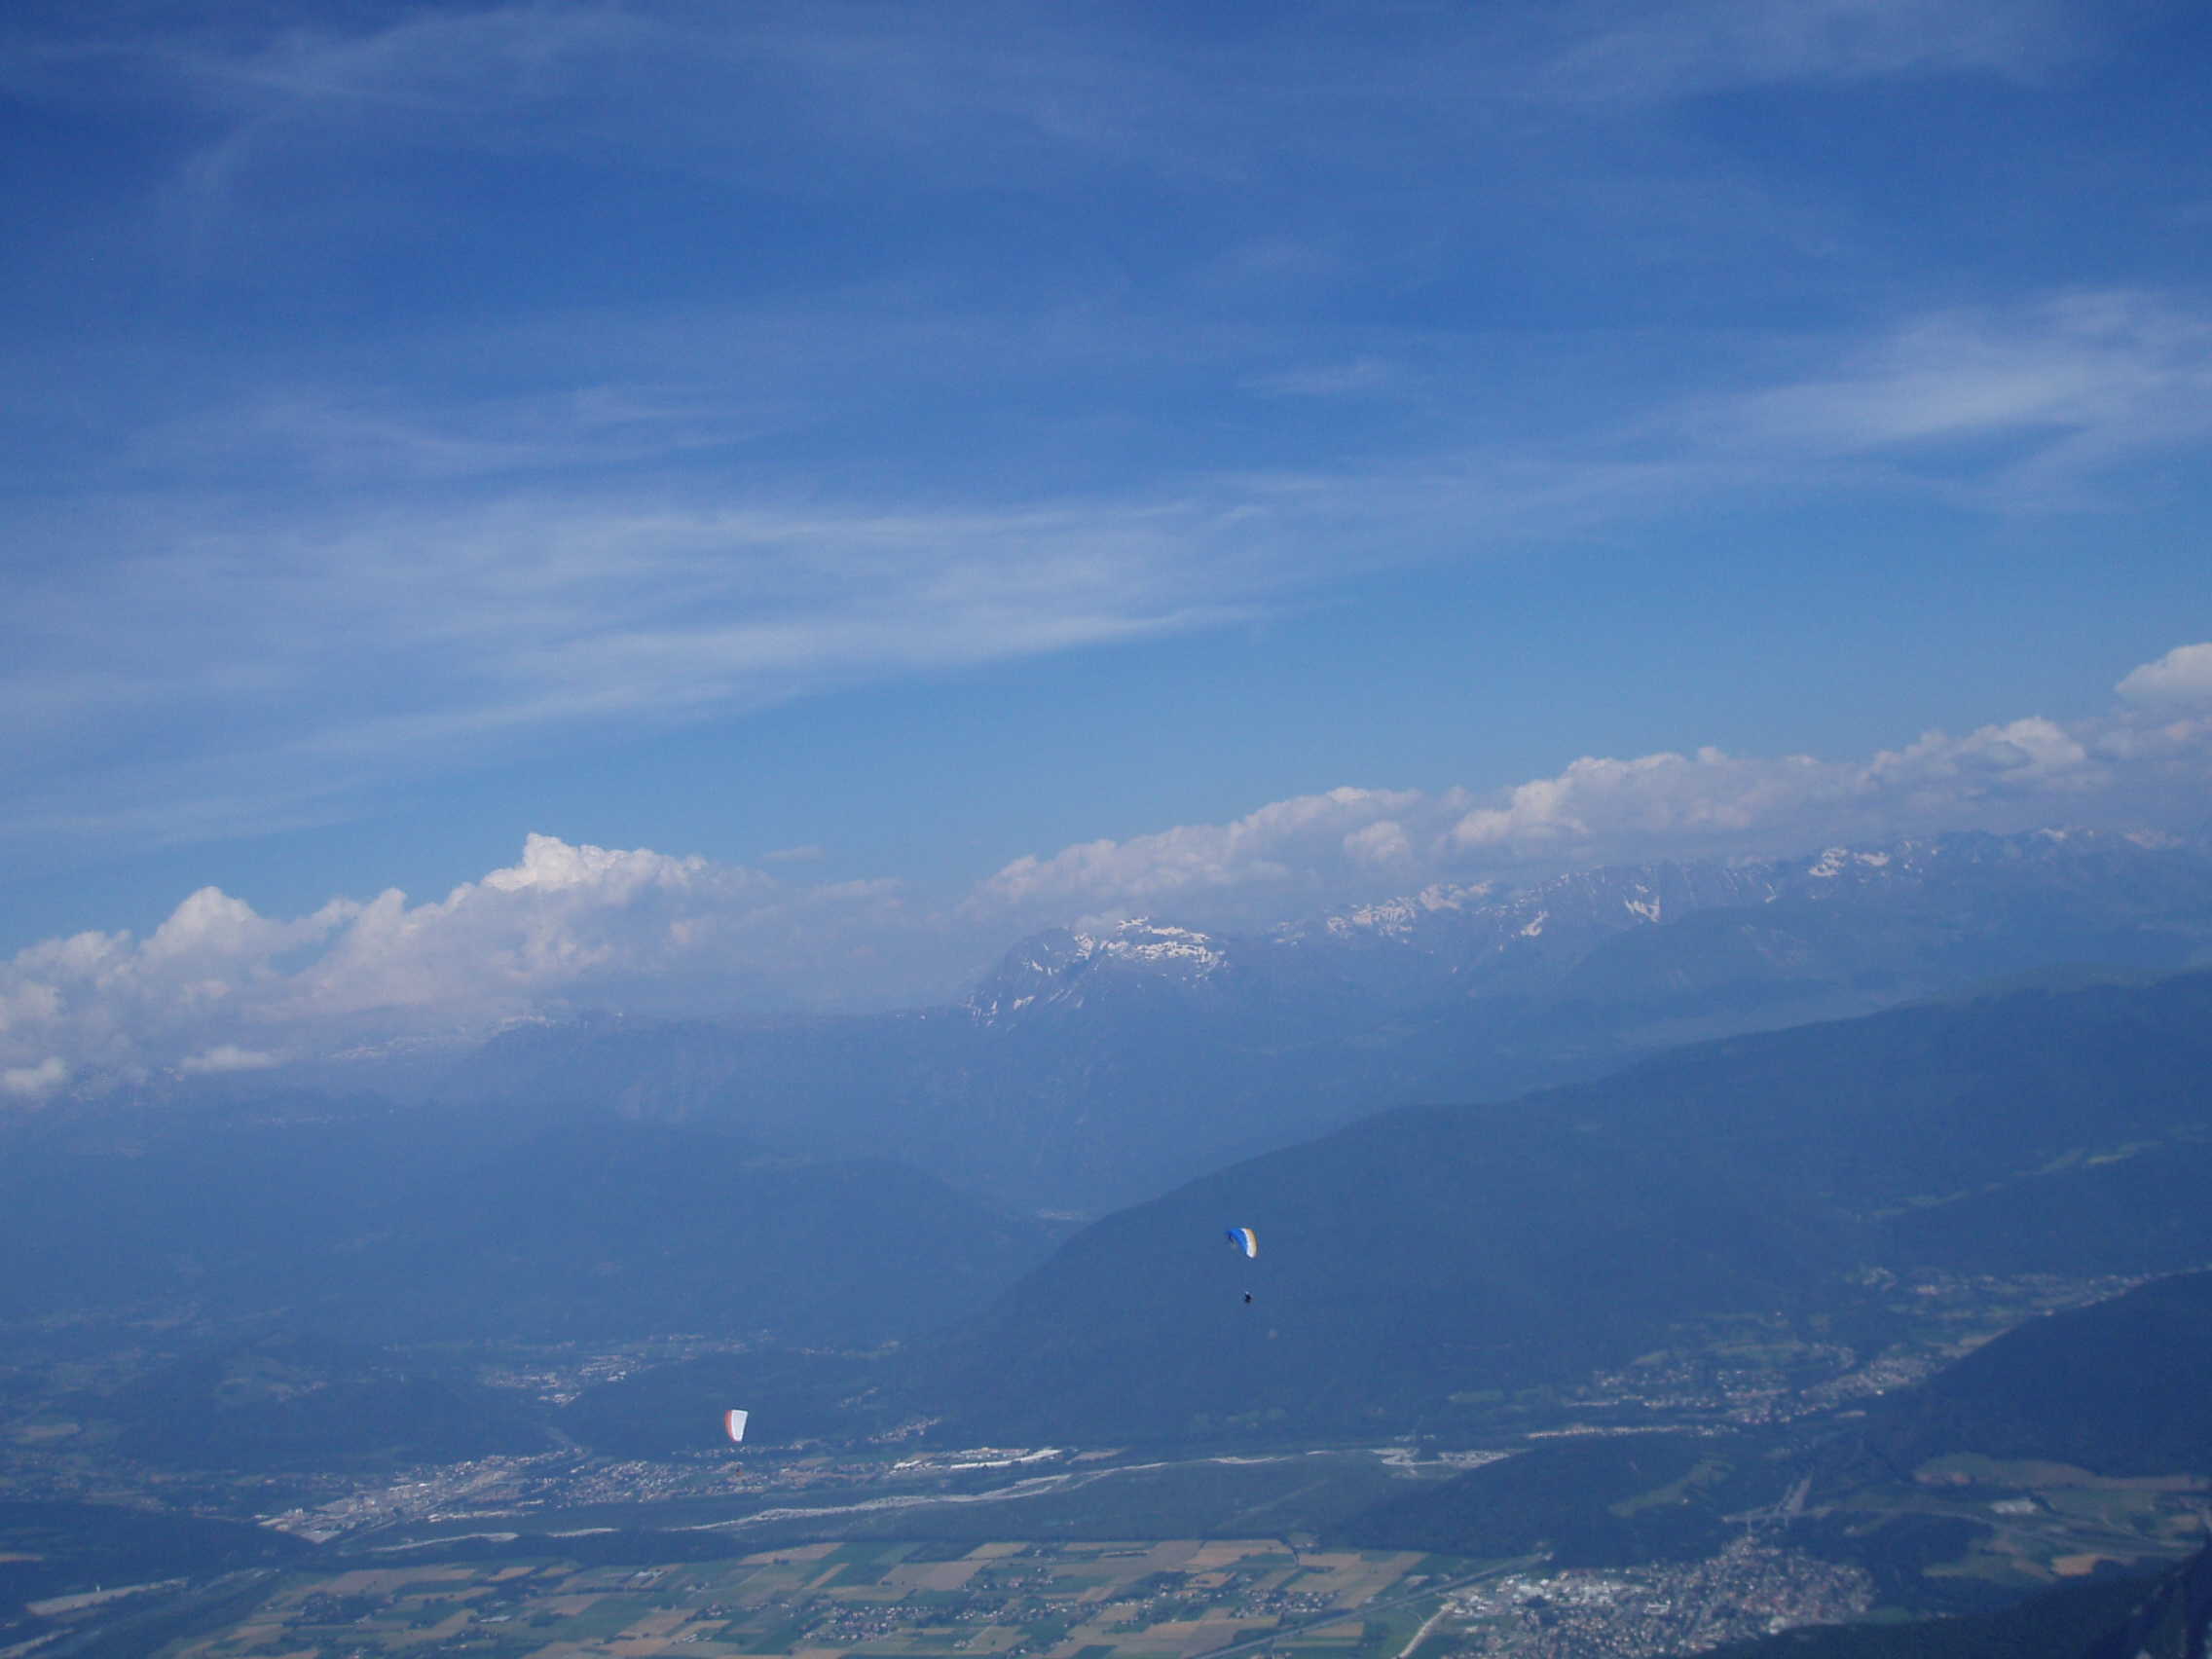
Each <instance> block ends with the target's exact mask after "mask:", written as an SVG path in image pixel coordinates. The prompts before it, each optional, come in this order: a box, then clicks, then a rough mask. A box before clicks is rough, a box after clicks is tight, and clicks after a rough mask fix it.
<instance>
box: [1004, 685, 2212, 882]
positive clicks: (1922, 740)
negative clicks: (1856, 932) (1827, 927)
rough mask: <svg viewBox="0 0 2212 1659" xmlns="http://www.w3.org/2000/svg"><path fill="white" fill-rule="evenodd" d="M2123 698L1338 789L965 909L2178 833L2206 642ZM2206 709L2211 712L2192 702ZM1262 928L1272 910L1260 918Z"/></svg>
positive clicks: (2193, 805)
mask: <svg viewBox="0 0 2212 1659" xmlns="http://www.w3.org/2000/svg"><path fill="white" fill-rule="evenodd" d="M2120 691H2121V693H2122V695H2123V696H2125V697H2126V698H2127V699H2128V700H2129V701H2130V702H2131V703H2135V704H2140V705H2143V706H2142V707H2136V708H2126V709H2122V710H2120V711H2118V712H2116V713H2114V714H2111V715H2106V716H2101V717H2097V718H2093V719H2081V720H2075V721H2065V722H2062V721H2058V720H2052V719H2044V718H2041V717H2028V718H2025V719H2015V720H2009V721H2006V722H2004V723H2001V724H1993V725H1988V726H1983V727H1980V728H1978V729H1976V730H1974V731H1971V732H1967V733H1965V734H1964V735H1958V736H1954V735H1952V734H1950V733H1946V732H1941V731H1930V732H1926V733H1923V734H1922V735H1921V736H1920V737H1918V738H1916V739H1915V740H1914V741H1912V742H1911V743H1908V744H1905V745H1903V746H1902V747H1900V748H1898V749H1886V750H1881V751H1878V752H1877V753H1875V754H1874V755H1872V756H1867V757H1864V758H1861V759H1825V758H1822V757H1818V756H1811V755H1782V756H1747V755H1730V754H1726V753H1724V752H1722V751H1720V750H1718V749H1712V748H1706V749H1699V750H1697V751H1695V752H1693V753H1690V754H1677V753H1673V752H1662V753H1660V754H1655V755H1641V756H1630V757H1626V758H1621V757H1614V756H1584V757H1583V758H1581V759H1577V760H1575V761H1572V762H1571V763H1569V764H1568V765H1567V767H1566V768H1565V769H1564V770H1562V771H1560V772H1558V773H1556V774H1554V775H1552V776H1550V777H1543V778H1531V779H1529V780H1528V781H1526V782H1524V783H1520V784H1517V785H1514V786H1511V787H1509V788H1506V789H1501V790H1496V791H1493V792H1490V793H1486V794H1474V793H1468V792H1466V791H1463V790H1460V791H1448V792H1443V793H1433V794H1431V793H1422V792H1419V791H1385V790H1361V789H1340V790H1333V791H1330V792H1329V793H1326V794H1319V795H1305V796H1300V797H1297V798H1295V799H1292V800H1286V801H1278V802H1276V803H1274V804H1273V805H1272V806H1265V807H1262V808H1260V809H1259V810H1258V811H1257V812H1253V813H1249V814H1247V815H1246V816H1244V817H1243V818H1240V819H1238V820H1236V821H1235V823H1232V824H1196V825H1182V826H1179V827H1177V828H1175V829H1172V830H1161V831H1158V832H1156V833H1154V834H1150V835H1138V836H1132V837H1130V838H1129V839H1127V840H1125V841H1089V842H1085V843H1082V844H1080V845H1077V846H1072V847H1068V848H1065V849H1063V850H1061V851H1060V852H1058V853H1055V854H1052V855H1051V856H1050V857H1042V858H1040V857H1035V856H1032V857H1027V858H1022V859H1017V860H1015V861H1014V863H1012V864H1010V865H1008V866H1006V867H1005V868H1003V869H1001V870H1000V871H999V872H998V873H997V874H996V875H994V876H992V877H991V878H990V879H989V880H988V881H986V882H984V883H983V884H982V885H981V886H980V887H979V888H978V889H977V899H976V903H988V904H995V905H997V906H1000V907H1001V908H1002V909H1003V910H1004V911H1006V912H1008V913H1018V914H1022V915H1025V916H1041V915H1044V914H1045V913H1047V912H1048V911H1050V910H1051V908H1052V907H1053V906H1058V907H1060V908H1061V909H1062V910H1083V911H1086V912H1089V913H1094V914H1101V915H1104V914H1112V913H1116V912H1120V913H1124V914H1125V913H1128V912H1130V911H1135V910H1142V909H1149V908H1155V907H1158V908H1162V909H1165V908H1174V907H1178V906H1180V907H1182V908H1183V912H1184V913H1193V914H1198V915H1200V916H1211V917H1215V918H1222V919H1227V918H1233V917H1236V916H1238V915H1239V913H1240V912H1241V913H1243V914H1244V915H1245V916H1246V917H1247V918H1248V916H1249V915H1250V914H1251V913H1253V912H1252V911H1250V910H1249V909H1247V908H1246V906H1248V905H1251V904H1254V903H1258V904H1261V905H1266V904H1273V905H1277V906H1279V905H1280V904H1282V903H1284V902H1285V900H1286V898H1291V897H1296V896H1308V897H1311V898H1321V897H1323V896H1327V897H1329V898H1343V897H1348V896H1355V895H1359V894H1362V893H1363V892H1364V893H1366V894H1370V895H1371V894H1372V893H1373V892H1374V890H1375V887H1376V885H1377V882H1378V880H1379V879H1381V878H1384V877H1386V878H1387V879H1388V880H1390V881H1392V882H1396V883H1403V884H1405V885H1406V886H1408V887H1411V886H1413V885H1418V884H1419V883H1420V882H1421V881H1425V880H1465V879H1470V878H1478V877H1482V876H1487V875H1497V874H1510V873H1513V872H1514V871H1516V870H1522V871H1534V870H1538V869H1546V868H1559V867H1569V866H1577V865H1582V866H1587V865H1594V864H1601V863H1610V862H1616V861H1620V862H1633V861H1640V860H1644V859H1651V858H1705V857H1732V856H1755V855H1767V854H1781V853H1788V852H1795V851H1798V850H1800V849H1802V848H1804V847H1809V846H1814V845H1819V844H1823V843H1825V842H1828V841H1832V840H1837V839H1868V838H1881V837H1885V836H1892V835H1899V834H1907V833H1918V832H1927V831H1932V830H1955V829H1986V830H2024V829H2031V828H2035V827H2038V826H2042V825H2046V824H2072V825H2092V824H2094V825H2137V824H2142V825H2150V826H2158V827H2165V826H2173V827H2189V826H2194V825H2195V824H2198V823H2201V822H2202V821H2203V819H2204V816H2205V812H2206V807H2207V803H2208V802H2212V711H2207V712H2206V713H2205V714H2204V715H2202V716H2199V717H2197V718H2188V717H2187V716H2186V715H2183V716H2182V717H2180V718H2176V716H2175V706H2176V705H2182V704H2186V703H2189V702H2192V701H2194V700H2196V699H2198V698H2199V697H2203V696H2205V694H2206V693H2208V692H2212V645H2187V646H2183V647H2181V648H2180V649H2178V650H2175V651H2172V652H2169V653H2168V654H2167V655H2166V656H2164V657H2162V658H2160V659H2159V660H2158V661H2157V662H2156V663H2150V664H2146V665H2145V666H2144V667H2142V668H2139V669H2137V670H2135V672H2134V673H2132V674H2130V675H2128V676H2127V678H2126V679H2125V680H2123V681H2122V682H2120ZM2207 700H2212V699H2207ZM1277 913H1279V909H1278V911H1277Z"/></svg>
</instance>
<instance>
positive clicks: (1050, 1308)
mask: <svg viewBox="0 0 2212 1659" xmlns="http://www.w3.org/2000/svg"><path fill="white" fill-rule="evenodd" d="M2208 1080H2212V975H2190V976H2182V977H2175V978H2172V979H2168V980H2164V981H2160V982H2158V983H2156V984H2153V985H2148V986H2117V985H2105V986H2095V987H2091V988H2087V989H2083V990H2079V991H2074V992H2067V993H2051V992H2042V991H2033V992H2022V993H2016V994H2013V995H2010V996H2006V997H2001V998H1996V999H1992V1000H1988V1001H1983V1002H1975V1003H1970V1004H1964V1005H1957V1006H1936V1007H1921V1008H1914V1009H1910V1010H1901V1011H1897V1012H1893V1013H1890V1014H1880V1015H1875V1016H1872V1017H1869V1018H1866V1019H1862V1020H1855V1021H1848V1022H1842V1023H1837V1024H1832V1025H1825V1026H1817V1027H1810V1028H1805V1029H1800V1030H1793V1031H1785V1032H1776V1033H1769V1034H1764V1035H1758V1036H1750V1037H1741V1038H1733V1039H1729V1040H1727V1041H1725V1042H1722V1043H1717V1044H1711V1045H1705V1046H1701V1047H1697V1048H1694V1049H1689V1050H1684V1051H1679V1052H1677V1053H1675V1054H1672V1055H1669V1056H1666V1057H1664V1058H1661V1059H1658V1060H1654V1061H1650V1062H1647V1063H1646V1064H1644V1065H1641V1066H1639V1067H1636V1068H1634V1069H1632V1070H1630V1071H1628V1072H1625V1073H1622V1074H1620V1075H1618V1076H1616V1077H1613V1078H1610V1079H1607V1080H1604V1081H1603V1082H1600V1083H1596V1084H1591V1085H1586V1086H1579V1087H1576V1088H1566V1089H1560V1090H1555V1091H1551V1092H1548V1093H1543V1094H1537V1095H1532V1096H1529V1097H1527V1098H1524V1099H1521V1100H1517V1101H1514V1102H1510V1103H1507V1104H1502V1105H1488V1106H1470V1107H1452V1108H1443V1107H1439V1108H1423V1109H1411V1110H1406V1111H1400V1112H1394V1113H1385V1114H1383V1115H1381V1116H1379V1117H1376V1118H1374V1119H1371V1120H1368V1121H1366V1122H1364V1123H1361V1124H1355V1125H1353V1126H1351V1127H1349V1128H1347V1129H1345V1130H1342V1131H1340V1132H1338V1133H1336V1134H1334V1135H1331V1136H1328V1137H1325V1138H1324V1139H1322V1140H1319V1141H1314V1142H1310V1143H1309V1144H1306V1145H1303V1146H1298V1147H1293V1148H1289V1149H1286V1150H1283V1151H1280V1152H1276V1153H1271V1154H1269V1155H1267V1156H1265V1157H1261V1158H1257V1159H1253V1160H1250V1161H1246V1162H1243V1163H1240V1164H1236V1165H1235V1166H1232V1167H1230V1168H1227V1169H1224V1170H1221V1171H1219V1172H1217V1173H1215V1174H1212V1175H1209V1176H1206V1177H1204V1178H1203V1179H1201V1180H1198V1181H1196V1182H1193V1183H1191V1184H1190V1185H1188V1186H1185V1187H1183V1188H1180V1189H1178V1190H1177V1191H1175V1192H1173V1193H1170V1194H1168V1195H1167V1196H1165V1197H1164V1198H1159V1199H1156V1200H1154V1201H1153V1202H1151V1203H1148V1204H1143V1205H1139V1206H1136V1207H1134V1208H1132V1209H1128V1210H1124V1211H1122V1212H1119V1213H1117V1214H1115V1215H1112V1216H1110V1217H1108V1218H1106V1219H1105V1220H1104V1221H1102V1222H1100V1223H1098V1224H1096V1225H1094V1226H1092V1227H1090V1228H1088V1229H1086V1230H1085V1231H1084V1232H1083V1233H1081V1234H1079V1235H1077V1236H1075V1237H1074V1238H1072V1239H1070V1240H1069V1241H1068V1243H1067V1244H1066V1245H1065V1246H1063V1247H1062V1248H1061V1250H1060V1251H1059V1252H1058V1254H1056V1255H1055V1256H1054V1257H1053V1258H1052V1259H1051V1261H1050V1262H1049V1263H1047V1264H1046V1265H1045V1266H1044V1267H1043V1268H1041V1269H1039V1270H1038V1271H1037V1272H1034V1273H1032V1274H1031V1275H1030V1276H1029V1277H1027V1278H1026V1279H1024V1280H1023V1281H1022V1282H1021V1283H1020V1284H1018V1285H1017V1286H1015V1287H1014V1289H1013V1290H1012V1291H1010V1292H1009V1293H1008V1294H1007V1295H1006V1296H1005V1297H1004V1298H1003V1299H1002V1300H1001V1301H1000V1302H999V1303H998V1304H997V1305H996V1306H995V1307H994V1308H993V1309H991V1311H990V1312H989V1313H988V1314H987V1315H985V1316H984V1317H983V1318H981V1319H980V1320H977V1321H976V1322H975V1323H973V1324H971V1325H969V1326H967V1327H965V1328H963V1329H962V1330H960V1331H959V1332H958V1333H956V1334H954V1335H952V1336H950V1337H948V1338H946V1339H945V1340H944V1341H943V1342H941V1343H940V1344H939V1345H937V1346H935V1347H934V1348H932V1349H931V1350H930V1351H929V1352H928V1354H927V1355H926V1356H924V1357H923V1358H922V1359H920V1360H919V1361H918V1362H917V1366H918V1369H917V1371H916V1372H915V1374H914V1377H913V1381H912V1386H913V1388H914V1389H915V1392H916V1397H917V1398H918V1399H923V1400H927V1401H928V1402H929V1405H930V1408H931V1409H932V1410H935V1411H941V1412H943V1413H945V1414H947V1415H948V1416H950V1417H951V1418H952V1419H953V1420H954V1421H955V1422H956V1423H958V1424H960V1425H962V1426H963V1427H964V1428H966V1429H968V1430H972V1431H973V1432H976V1433H978V1434H1008V1435H1031V1436H1036V1435H1054V1436H1057V1435H1071V1436H1079V1437H1080V1436H1084V1435H1090V1436H1093V1437H1099V1438H1107V1437H1137V1436H1172V1435H1181V1434H1190V1433H1211V1432H1218V1431H1220V1430H1222V1429H1223V1428H1224V1427H1227V1426H1232V1425H1243V1426H1246V1427H1265V1426H1267V1425H1269V1424H1273V1425H1276V1426H1279V1427H1282V1428H1286V1429H1290V1428H1320V1427H1324V1426H1326V1427H1328V1428H1332V1429H1343V1428H1347V1427H1352V1426H1355V1425H1379V1424H1382V1423H1392V1424H1403V1423H1405V1422H1407V1421H1409V1420H1414V1419H1423V1418H1424V1417H1427V1418H1432V1417H1433V1415H1434V1414H1437V1413H1441V1412H1447V1411H1448V1409H1449V1404H1450V1400H1451V1396H1453V1395H1454V1394H1455V1393H1463V1392H1466V1391H1472V1390H1483V1389H1505V1390H1511V1389H1514V1388H1519V1387H1524V1386H1527V1385H1530V1384H1531V1383H1544V1382H1556V1381H1560V1380H1564V1379H1567V1378H1572V1377H1576V1376H1579V1375H1581V1374H1583V1373H1585V1372H1586V1371H1587V1370H1588V1369H1589V1368H1591V1367H1593V1366H1596V1365H1600V1364H1608V1363H1616V1362H1619V1361H1622V1360H1625V1359H1626V1358H1628V1357H1630V1356H1633V1355H1634V1354H1635V1353H1637V1352H1640V1351H1642V1349H1643V1348H1645V1347H1648V1346H1654V1345H1656V1344H1657V1343H1658V1341H1659V1339H1660V1338H1662V1337H1663V1336H1664V1335H1665V1333H1666V1332H1667V1330H1668V1329H1669V1327H1670V1326H1671V1325H1672V1324H1674V1323H1675V1322H1677V1321H1678V1320H1682V1319H1687V1318H1693V1317H1699V1316H1706V1315H1712V1314H1717V1313H1723V1312H1729V1311H1746V1310H1758V1309H1796V1310H1799V1311H1804V1310H1807V1309H1832V1308H1835V1307H1838V1306H1841V1305H1843V1304H1845V1303H1846V1302H1848V1300H1849V1297H1850V1290H1849V1285H1850V1281H1851V1280H1852V1279H1853V1278H1854V1277H1855V1276H1858V1275H1861V1274H1862V1272H1863V1271H1864V1270H1865V1269H1867V1268H1870V1267H1876V1268H1880V1267H1887V1268H1899V1267H1912V1266H1923V1265H1940V1266H1945V1267H1950V1268H1954V1269H1958V1270H1962V1271H1972V1272H2044V1271H2049V1272H2159V1271H2172V1270H2177V1269H2181V1268H2187V1267H2194V1266H2195V1265H2197V1264H2199V1263H2201V1262H2204V1261H2207V1260H2212V1206H2207V1205H2205V1204H2204V1203H2203V1202H2202V1201H2201V1194H2202V1192H2203V1191H2204V1190H2205V1183H2206V1182H2207V1181H2208V1180H2212V1081H2208ZM1233 1224H1234V1225H1250V1226H1252V1227H1254V1228H1256V1229H1258V1231H1259V1235H1260V1237H1261V1240H1262V1248H1261V1254H1260V1256H1259V1258H1258V1259H1257V1260H1256V1261H1253V1262H1249V1263H1247V1262H1245V1261H1243V1260H1242V1258H1241V1257H1239V1256H1237V1255H1236V1254H1235V1253H1234V1252H1232V1251H1230V1250H1228V1249H1227V1248H1225V1247H1224V1245H1223V1244H1222V1242H1221V1232H1222V1229H1223V1228H1224V1227H1225V1226H1229V1225H1233ZM1247 1290H1249V1291H1250V1292H1251V1293H1252V1295H1253V1301H1252V1302H1251V1303H1250V1304H1246V1303H1245V1302H1244V1301H1243V1294H1244V1292H1245V1291H1247Z"/></svg>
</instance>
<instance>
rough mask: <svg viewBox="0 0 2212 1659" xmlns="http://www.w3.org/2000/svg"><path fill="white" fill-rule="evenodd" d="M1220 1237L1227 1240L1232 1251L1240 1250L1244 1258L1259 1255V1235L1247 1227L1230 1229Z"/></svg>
mask: <svg viewBox="0 0 2212 1659" xmlns="http://www.w3.org/2000/svg"><path fill="white" fill-rule="evenodd" d="M1222 1236H1223V1237H1224V1238H1227V1239H1228V1240H1229V1247H1230V1248H1231V1249H1233V1250H1241V1251H1242V1252H1243V1253H1244V1254H1245V1255H1246V1256H1257V1255H1258V1254H1259V1253H1260V1235H1258V1234H1257V1233H1254V1232H1253V1231H1252V1230H1251V1229H1250V1228H1249V1227H1232V1228H1230V1229H1229V1230H1228V1231H1226V1232H1225V1233H1224V1234H1223V1235H1222Z"/></svg>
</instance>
